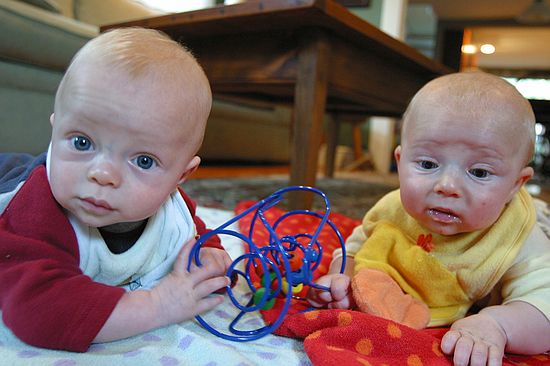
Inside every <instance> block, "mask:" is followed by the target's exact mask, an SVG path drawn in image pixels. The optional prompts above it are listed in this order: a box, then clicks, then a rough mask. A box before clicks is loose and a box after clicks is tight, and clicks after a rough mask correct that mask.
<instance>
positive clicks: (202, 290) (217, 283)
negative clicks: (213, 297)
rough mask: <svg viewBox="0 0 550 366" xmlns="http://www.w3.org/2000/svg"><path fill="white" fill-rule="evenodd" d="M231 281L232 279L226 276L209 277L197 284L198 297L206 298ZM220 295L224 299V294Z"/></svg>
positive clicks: (196, 292)
mask: <svg viewBox="0 0 550 366" xmlns="http://www.w3.org/2000/svg"><path fill="white" fill-rule="evenodd" d="M230 283H231V280H230V279H229V277H226V276H221V277H213V278H209V279H206V280H204V281H200V282H198V283H197V284H196V285H195V294H196V296H197V298H204V297H207V296H208V295H210V294H212V293H214V292H215V291H217V290H219V289H221V288H223V287H225V286H227V285H229V284H230ZM220 297H221V298H222V299H223V295H222V296H220Z"/></svg>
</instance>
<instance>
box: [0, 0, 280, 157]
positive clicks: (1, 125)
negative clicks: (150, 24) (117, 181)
mask: <svg viewBox="0 0 550 366" xmlns="http://www.w3.org/2000/svg"><path fill="white" fill-rule="evenodd" d="M158 14H160V12H158V11H155V10H152V9H149V8H146V7H144V6H143V5H141V4H139V3H138V2H136V1H132V0H109V1H103V0H25V1H22V0H20V1H17V0H0V112H1V113H0V131H1V132H0V152H9V151H12V152H28V153H31V154H38V153H40V152H43V151H45V149H46V148H47V146H48V142H49V139H50V133H51V129H50V123H49V117H50V115H51V113H52V112H53V104H54V97H55V91H56V89H57V86H58V84H59V82H60V80H61V78H62V76H63V72H64V71H65V69H66V68H67V66H68V65H69V63H70V60H71V58H72V57H73V55H74V54H75V53H76V52H77V51H78V49H80V48H81V47H82V46H83V45H84V44H85V43H86V42H87V41H88V40H90V39H91V38H93V37H95V36H96V35H97V34H98V33H99V27H98V26H99V25H102V24H109V23H117V22H122V21H127V20H132V19H139V18H145V17H151V16H155V15H158ZM199 61H200V60H199ZM290 120H291V113H290V110H289V109H288V108H285V107H253V106H245V105H239V104H235V103H230V102H226V101H220V100H215V101H214V105H213V108H212V112H211V116H210V120H209V122H208V127H207V131H206V136H205V141H204V144H203V147H202V149H201V151H200V152H199V155H200V156H201V157H202V158H203V160H206V161H208V160H216V161H221V160H223V161H252V160H253V161H261V162H288V160H289V155H290V153H289V145H290V144H289V139H290V137H289V135H290V128H289V124H290Z"/></svg>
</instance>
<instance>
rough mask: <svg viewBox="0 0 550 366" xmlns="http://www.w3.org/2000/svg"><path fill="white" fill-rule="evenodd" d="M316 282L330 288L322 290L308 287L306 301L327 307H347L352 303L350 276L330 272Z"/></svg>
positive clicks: (313, 304)
mask: <svg viewBox="0 0 550 366" xmlns="http://www.w3.org/2000/svg"><path fill="white" fill-rule="evenodd" d="M316 283H317V284H319V285H322V286H325V287H328V288H330V292H329V291H323V290H319V289H315V288H310V289H309V292H308V294H307V301H308V302H309V303H310V304H311V305H312V306H315V307H318V308H320V307H328V308H329V309H349V308H350V307H351V305H352V301H353V299H352V297H351V294H350V278H349V277H348V276H347V275H345V274H342V273H330V274H327V275H324V276H322V277H319V279H318V280H317V281H316Z"/></svg>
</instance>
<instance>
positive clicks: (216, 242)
mask: <svg viewBox="0 0 550 366" xmlns="http://www.w3.org/2000/svg"><path fill="white" fill-rule="evenodd" d="M179 191H180V193H181V196H182V197H183V200H184V201H185V203H186V204H187V207H188V208H189V212H191V216H192V217H193V221H194V222H195V227H196V228H197V234H199V235H204V234H206V233H208V232H210V231H212V230H210V229H207V228H206V224H205V223H204V221H202V220H201V218H200V217H198V216H197V215H196V214H195V211H196V209H197V204H196V203H195V201H193V200H192V199H191V198H189V196H188V195H187V193H185V192H184V191H183V189H181V188H179ZM203 246H205V247H211V248H218V249H222V250H224V248H223V247H222V244H221V240H220V238H219V236H218V235H212V236H211V237H210V238H208V240H206V241H205V242H204V244H203Z"/></svg>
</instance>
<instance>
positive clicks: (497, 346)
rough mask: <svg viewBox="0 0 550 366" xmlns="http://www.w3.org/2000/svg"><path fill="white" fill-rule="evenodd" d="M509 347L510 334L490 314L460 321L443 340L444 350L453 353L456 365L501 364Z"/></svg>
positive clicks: (482, 365)
mask: <svg viewBox="0 0 550 366" xmlns="http://www.w3.org/2000/svg"><path fill="white" fill-rule="evenodd" d="M505 346H506V333H505V332H504V330H503V329H502V327H501V326H500V325H499V324H498V323H497V321H496V320H495V319H493V318H492V317H491V316H490V315H487V314H483V313H480V314H475V315H472V316H468V317H466V318H463V319H460V320H457V321H456V322H454V323H453V325H452V326H451V329H450V330H449V331H448V332H447V333H445V335H444V336H443V339H442V340H441V350H442V351H443V352H444V353H445V354H447V355H452V354H454V356H453V362H454V365H456V366H466V365H471V366H478V365H480V366H485V365H488V366H497V365H498V366H500V365H502V357H503V356H504V347H505Z"/></svg>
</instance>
